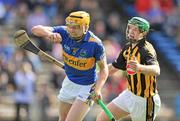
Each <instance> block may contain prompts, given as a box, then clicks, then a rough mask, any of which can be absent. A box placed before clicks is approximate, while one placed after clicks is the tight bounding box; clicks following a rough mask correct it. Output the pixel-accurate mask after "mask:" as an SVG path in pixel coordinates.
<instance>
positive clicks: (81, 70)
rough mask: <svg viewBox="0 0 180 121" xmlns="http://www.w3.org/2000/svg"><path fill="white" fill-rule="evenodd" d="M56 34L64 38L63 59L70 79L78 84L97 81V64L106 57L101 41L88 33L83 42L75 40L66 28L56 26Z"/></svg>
mask: <svg viewBox="0 0 180 121" xmlns="http://www.w3.org/2000/svg"><path fill="white" fill-rule="evenodd" d="M53 32H54V33H60V34H61V37H62V43H61V44H62V47H63V59H64V63H65V72H66V74H67V76H68V78H69V79H70V80H71V81H72V82H74V83H77V84H81V85H89V84H93V83H94V82H95V81H96V79H97V75H96V62H97V61H99V60H101V59H103V58H104V56H105V50H104V46H103V45H102V42H101V40H100V39H99V38H98V37H96V36H95V35H94V34H93V33H92V32H90V31H88V32H87V33H86V35H85V36H84V37H83V40H82V41H80V42H77V41H75V40H73V39H72V38H71V37H70V36H69V34H68V32H67V30H66V27H65V26H55V27H54V30H53Z"/></svg>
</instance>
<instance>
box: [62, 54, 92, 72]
mask: <svg viewBox="0 0 180 121" xmlns="http://www.w3.org/2000/svg"><path fill="white" fill-rule="evenodd" d="M63 58H64V62H65V63H66V64H67V65H68V66H71V67H73V68H75V69H78V70H89V69H91V68H93V67H94V65H95V58H94V57H91V58H78V57H74V56H71V55H69V54H67V53H66V52H64V51H63Z"/></svg>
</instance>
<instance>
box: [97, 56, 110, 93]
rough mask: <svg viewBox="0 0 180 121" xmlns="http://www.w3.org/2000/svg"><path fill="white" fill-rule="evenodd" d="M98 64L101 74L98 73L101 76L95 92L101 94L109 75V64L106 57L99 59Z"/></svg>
mask: <svg viewBox="0 0 180 121" xmlns="http://www.w3.org/2000/svg"><path fill="white" fill-rule="evenodd" d="M97 64H98V66H99V68H100V69H99V74H98V76H99V77H98V80H97V82H96V87H95V93H96V94H97V95H100V92H101V88H102V87H103V85H104V83H105V81H106V79H107V77H108V66H107V62H106V58H104V59H103V60H100V61H98V62H97Z"/></svg>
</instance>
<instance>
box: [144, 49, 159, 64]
mask: <svg viewBox="0 0 180 121" xmlns="http://www.w3.org/2000/svg"><path fill="white" fill-rule="evenodd" d="M144 58H145V64H146V65H157V64H158V61H157V54H156V51H155V50H154V48H151V49H146V50H145V57H144Z"/></svg>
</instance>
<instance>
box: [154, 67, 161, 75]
mask: <svg viewBox="0 0 180 121" xmlns="http://www.w3.org/2000/svg"><path fill="white" fill-rule="evenodd" d="M155 75H156V76H159V75H160V68H159V67H157V68H156V70H155Z"/></svg>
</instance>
